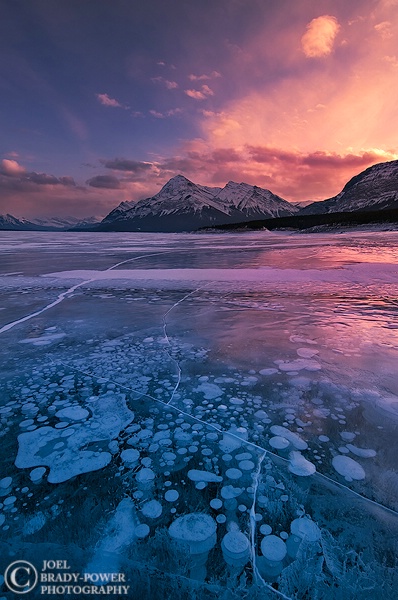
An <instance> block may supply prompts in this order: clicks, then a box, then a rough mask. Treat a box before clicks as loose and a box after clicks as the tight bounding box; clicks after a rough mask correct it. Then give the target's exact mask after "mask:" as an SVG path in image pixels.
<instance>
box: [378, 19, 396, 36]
mask: <svg viewBox="0 0 398 600" xmlns="http://www.w3.org/2000/svg"><path fill="white" fill-rule="evenodd" d="M374 28H375V30H376V31H377V33H379V34H380V35H381V37H382V38H383V40H389V39H390V38H392V37H393V32H392V24H391V23H390V21H382V22H381V23H378V24H377V25H375V26H374Z"/></svg>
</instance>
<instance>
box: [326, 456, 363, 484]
mask: <svg viewBox="0 0 398 600" xmlns="http://www.w3.org/2000/svg"><path fill="white" fill-rule="evenodd" d="M332 465H333V467H334V469H335V470H336V471H337V473H339V474H340V475H342V476H343V477H344V478H345V479H346V481H352V480H353V479H356V480H360V479H365V471H364V470H363V468H362V467H361V465H360V464H359V463H357V462H356V461H355V460H353V459H352V458H349V457H348V456H341V455H337V456H335V457H334V458H333V460H332Z"/></svg>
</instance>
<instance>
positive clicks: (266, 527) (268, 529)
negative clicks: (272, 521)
mask: <svg viewBox="0 0 398 600" xmlns="http://www.w3.org/2000/svg"><path fill="white" fill-rule="evenodd" d="M260 532H261V533H262V534H263V535H270V534H271V533H272V527H271V526H270V525H266V524H264V525H261V527H260Z"/></svg>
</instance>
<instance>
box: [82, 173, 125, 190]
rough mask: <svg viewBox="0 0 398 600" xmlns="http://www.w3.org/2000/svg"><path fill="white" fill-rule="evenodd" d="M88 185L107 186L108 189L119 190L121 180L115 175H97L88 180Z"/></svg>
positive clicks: (95, 186)
mask: <svg viewBox="0 0 398 600" xmlns="http://www.w3.org/2000/svg"><path fill="white" fill-rule="evenodd" d="M86 183H87V185H89V186H91V187H94V188H106V189H107V190H118V189H119V188H120V181H119V179H118V178H117V177H114V176H113V175H96V176H95V177H91V179H88V180H87V181H86Z"/></svg>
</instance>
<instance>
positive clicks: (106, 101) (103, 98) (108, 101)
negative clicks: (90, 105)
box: [96, 94, 126, 108]
mask: <svg viewBox="0 0 398 600" xmlns="http://www.w3.org/2000/svg"><path fill="white" fill-rule="evenodd" d="M96 97H97V100H98V102H100V104H102V105H103V106H109V107H112V108H126V107H125V106H123V104H120V102H119V101H118V100H116V99H115V98H111V97H110V96H108V94H96Z"/></svg>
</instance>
